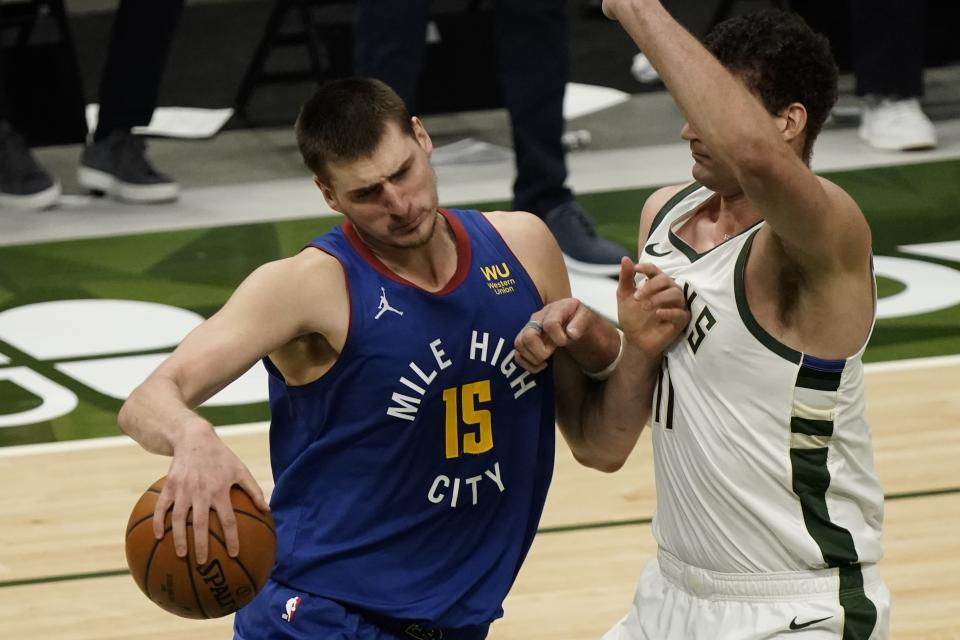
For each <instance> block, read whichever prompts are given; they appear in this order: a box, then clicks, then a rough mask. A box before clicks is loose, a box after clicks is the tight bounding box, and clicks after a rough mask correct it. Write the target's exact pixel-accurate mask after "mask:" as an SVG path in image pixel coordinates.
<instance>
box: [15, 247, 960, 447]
mask: <svg viewBox="0 0 960 640" xmlns="http://www.w3.org/2000/svg"><path fill="white" fill-rule="evenodd" d="M898 249H899V251H900V252H901V253H903V254H909V255H910V256H911V257H888V256H877V257H875V259H874V266H875V269H876V273H877V275H878V276H882V277H885V278H889V279H890V280H894V281H897V282H899V283H901V285H903V289H902V290H900V291H898V292H897V293H895V294H893V295H889V296H887V297H884V298H882V299H880V300H879V301H878V304H877V317H878V319H879V320H884V319H889V318H901V317H907V316H919V315H923V314H928V313H933V312H935V311H940V310H942V309H948V308H951V307H954V306H957V305H960V270H957V269H956V268H951V267H949V266H946V265H944V264H940V263H937V262H932V261H929V260H928V258H932V259H935V260H941V261H946V262H951V263H956V264H960V241H949V242H935V243H929V244H913V245H904V246H900V247H898ZM481 273H482V274H483V276H484V279H485V280H486V282H487V286H488V287H490V289H491V290H492V291H494V292H495V293H496V295H504V294H507V293H510V292H512V291H513V290H514V287H515V285H516V280H515V279H514V278H513V277H512V275H511V273H510V268H509V265H507V264H506V263H500V264H494V265H487V266H483V267H481ZM570 279H571V286H572V288H573V295H574V296H576V297H578V298H580V299H581V300H584V301H585V302H586V303H587V304H589V305H590V306H591V307H593V308H594V309H596V310H597V311H598V312H599V313H601V314H602V315H604V316H606V317H608V318H611V319H616V317H617V309H616V286H617V283H616V281H614V280H611V279H609V278H602V277H591V276H583V275H579V274H571V277H570ZM379 293H380V295H381V296H382V299H381V307H380V309H379V310H378V313H380V314H381V321H385V320H386V318H387V317H391V318H397V319H399V318H401V317H402V313H403V312H402V309H396V308H394V307H393V306H391V305H390V303H389V301H388V300H386V297H387V296H386V292H385V291H380V292H379ZM203 319H204V318H203V316H201V315H200V314H198V313H196V312H194V311H190V310H187V309H182V308H180V307H175V306H171V305H165V304H159V303H155V302H143V301H137V300H121V299H84V300H57V301H51V302H40V303H34V304H27V305H23V306H19V307H11V308H8V309H4V310H3V311H0V401H2V400H3V399H4V398H11V397H17V398H21V399H22V398H25V397H26V398H30V399H31V401H30V402H20V403H16V404H6V403H3V402H0V430H2V429H4V428H12V427H28V426H31V425H41V424H49V423H51V422H52V421H54V420H58V419H60V418H63V417H64V416H68V415H70V414H71V413H72V412H74V411H75V410H77V411H78V412H79V409H78V406H79V405H81V403H84V402H88V401H89V399H90V398H97V399H98V402H99V406H102V407H105V409H104V410H105V411H112V412H113V413H114V414H115V412H116V410H117V409H119V406H120V403H122V402H123V400H125V399H126V398H127V396H128V395H129V394H130V392H131V391H133V389H134V388H135V387H136V386H137V385H138V384H139V383H140V382H141V381H143V380H144V379H145V378H146V377H147V376H148V375H149V374H150V373H151V372H152V371H153V370H154V369H156V368H157V366H158V365H159V364H160V363H161V362H163V360H164V359H166V358H167V356H169V355H170V353H171V352H172V351H173V349H174V348H175V347H176V345H177V344H178V343H179V342H180V341H181V340H182V339H183V338H184V336H186V335H187V333H189V332H190V331H191V330H192V329H193V328H195V327H196V326H197V325H199V324H200V323H201V322H203ZM11 394H12V395H11ZM266 401H267V374H266V371H265V370H264V368H263V366H262V365H261V364H260V363H256V364H254V365H253V367H251V369H250V370H249V371H247V372H246V373H245V374H243V375H242V376H241V377H240V378H239V379H238V380H236V381H235V382H234V383H233V384H230V385H229V386H227V387H226V388H224V389H223V390H221V391H220V392H219V393H217V394H216V395H215V396H213V397H212V398H210V399H209V400H208V401H207V402H205V403H204V405H203V406H204V407H214V408H216V407H222V408H223V409H217V410H221V411H228V410H229V411H234V412H241V413H243V414H244V415H248V413H249V412H255V411H257V410H259V409H257V408H258V407H266ZM251 407H252V409H251ZM71 419H72V416H71ZM258 419H263V418H258ZM100 421H101V422H109V418H108V417H104V416H101V419H100ZM250 421H252V419H248V420H243V419H232V418H231V420H230V422H229V423H230V424H235V423H241V422H250ZM109 428H115V427H110V425H102V427H101V432H100V433H101V434H103V430H102V429H109ZM67 431H68V432H70V433H71V435H70V436H69V437H72V438H76V437H84V436H82V435H80V436H78V435H76V434H75V433H73V432H74V427H72V426H71V427H68V428H67ZM114 433H116V432H115V431H114ZM43 437H45V438H46V439H48V440H50V439H55V438H56V436H55V435H53V434H52V433H50V434H49V435H46V436H43ZM87 437H88V436H87Z"/></svg>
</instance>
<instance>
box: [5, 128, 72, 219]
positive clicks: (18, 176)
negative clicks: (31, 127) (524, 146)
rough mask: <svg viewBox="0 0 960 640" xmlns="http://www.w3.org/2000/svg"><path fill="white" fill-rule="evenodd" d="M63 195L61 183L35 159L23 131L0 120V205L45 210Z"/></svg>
mask: <svg viewBox="0 0 960 640" xmlns="http://www.w3.org/2000/svg"><path fill="white" fill-rule="evenodd" d="M59 198H60V183H59V182H57V181H56V180H54V179H53V178H51V177H50V174H49V173H47V172H46V171H45V170H44V168H43V167H41V166H40V165H39V164H38V163H37V161H36V160H35V159H34V157H33V154H31V153H30V149H28V148H27V144H26V143H25V142H24V141H23V138H22V137H20V134H19V133H17V132H16V130H15V129H14V128H13V127H12V126H10V123H9V122H7V121H5V120H0V207H10V208H13V209H46V208H47V207H49V206H51V205H53V204H54V203H56V201H57V200H58V199H59Z"/></svg>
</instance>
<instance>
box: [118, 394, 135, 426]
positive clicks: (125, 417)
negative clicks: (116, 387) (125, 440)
mask: <svg viewBox="0 0 960 640" xmlns="http://www.w3.org/2000/svg"><path fill="white" fill-rule="evenodd" d="M136 396H137V390H136V389H134V390H133V392H132V393H131V394H130V396H129V397H128V398H127V399H126V400H125V401H124V403H123V405H121V407H120V411H118V412H117V426H118V427H120V431H122V432H123V433H124V434H126V435H128V436H130V437H131V438H134V437H135V435H136V434H135V428H134V425H135V424H136V420H135V415H136V409H135V405H136V403H137V398H136Z"/></svg>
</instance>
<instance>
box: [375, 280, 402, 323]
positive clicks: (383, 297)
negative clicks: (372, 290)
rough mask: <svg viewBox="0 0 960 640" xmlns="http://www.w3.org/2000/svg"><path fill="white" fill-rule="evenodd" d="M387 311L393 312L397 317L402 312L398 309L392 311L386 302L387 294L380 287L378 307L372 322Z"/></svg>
mask: <svg viewBox="0 0 960 640" xmlns="http://www.w3.org/2000/svg"><path fill="white" fill-rule="evenodd" d="M387 311H393V312H394V313H395V314H397V315H398V316H402V315H403V311H400V310H399V309H394V308H393V307H391V306H390V303H389V302H387V292H386V291H384V290H383V287H380V306H379V307H377V315H375V316H373V319H374V320H379V319H380V316H382V315H383V314H385V313H386V312H387Z"/></svg>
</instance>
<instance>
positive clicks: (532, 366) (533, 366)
mask: <svg viewBox="0 0 960 640" xmlns="http://www.w3.org/2000/svg"><path fill="white" fill-rule="evenodd" d="M514 360H515V361H516V363H517V364H518V365H520V367H521V368H523V369H524V370H525V371H529V372H530V373H540V372H541V371H543V370H544V369H546V368H547V362H546V358H544V359H534V358H532V357H531V356H527V355H524V353H523V351H521V350H520V349H519V348H518V349H517V352H516V354H515V355H514Z"/></svg>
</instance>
